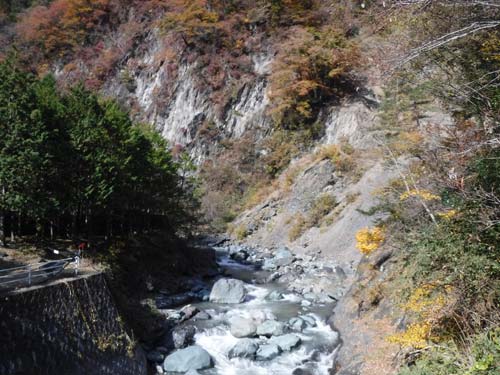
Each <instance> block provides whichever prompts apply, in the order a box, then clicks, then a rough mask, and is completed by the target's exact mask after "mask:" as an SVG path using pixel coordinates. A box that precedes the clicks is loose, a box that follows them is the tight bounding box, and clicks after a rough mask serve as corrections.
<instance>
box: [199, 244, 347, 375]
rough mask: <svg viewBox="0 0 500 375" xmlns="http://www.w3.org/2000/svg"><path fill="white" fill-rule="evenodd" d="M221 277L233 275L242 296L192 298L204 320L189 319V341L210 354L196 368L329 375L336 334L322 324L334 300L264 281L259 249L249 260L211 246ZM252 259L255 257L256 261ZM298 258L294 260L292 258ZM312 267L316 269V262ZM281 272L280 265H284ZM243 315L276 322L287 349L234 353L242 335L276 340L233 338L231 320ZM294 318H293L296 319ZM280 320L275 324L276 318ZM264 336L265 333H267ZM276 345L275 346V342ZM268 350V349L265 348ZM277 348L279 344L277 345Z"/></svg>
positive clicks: (227, 373) (236, 373) (222, 374)
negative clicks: (235, 300)
mask: <svg viewBox="0 0 500 375" xmlns="http://www.w3.org/2000/svg"><path fill="white" fill-rule="evenodd" d="M215 250H216V252H217V261H218V264H219V266H220V267H221V271H222V274H223V278H230V279H237V280H241V281H243V282H244V283H245V289H246V292H247V294H246V297H245V299H244V301H243V302H242V303H239V304H225V303H214V302H210V301H205V302H195V303H192V304H191V306H192V307H194V308H196V309H197V310H198V309H199V310H200V311H203V312H205V313H206V314H208V315H209V316H210V319H193V320H192V322H190V324H192V325H194V326H195V327H196V334H195V336H194V344H195V345H197V346H199V347H201V348H203V349H205V350H206V351H207V352H208V353H209V354H210V355H211V357H212V359H213V368H210V369H205V370H202V371H200V372H199V373H200V374H207V375H215V374H218V375H259V374H262V375H291V374H293V375H301V374H303V375H305V374H314V375H323V374H325V375H326V374H330V371H331V369H332V367H333V365H334V359H335V354H336V350H337V349H338V347H339V344H340V339H339V335H338V333H337V332H336V331H334V330H333V329H332V327H331V326H330V325H329V324H328V323H327V322H328V318H329V317H330V316H331V315H332V311H333V308H334V304H335V301H334V299H331V300H330V302H328V301H327V302H325V301H322V302H317V301H314V300H313V301H309V300H307V299H305V298H304V296H303V295H301V294H300V293H297V292H295V291H291V290H290V284H289V283H287V282H283V281H280V280H279V278H278V280H277V281H270V280H272V279H273V278H272V277H269V276H270V275H272V273H273V271H272V270H262V268H261V264H262V260H261V259H260V260H257V259H259V256H260V253H259V252H255V253H254V255H253V256H252V257H249V261H243V263H242V262H238V261H235V260H232V259H231V258H230V257H229V252H228V247H219V248H215ZM256 260H257V261H256ZM299 261H300V260H297V259H294V263H297V262H299ZM313 269H317V267H316V266H314V267H313ZM285 272H286V268H285ZM235 318H243V319H248V320H251V321H252V322H255V323H256V324H257V326H259V325H262V324H263V323H264V322H266V321H269V320H271V321H273V322H282V323H283V324H282V326H283V327H284V330H283V332H282V334H279V335H278V336H282V335H283V334H284V335H287V336H286V337H287V338H288V339H292V341H293V348H285V347H284V348H285V350H280V353H279V354H278V355H277V354H276V353H274V354H272V355H269V358H267V359H263V358H262V357H260V358H259V355H258V354H259V351H258V352H257V356H255V355H252V356H247V357H248V358H242V357H235V356H234V355H231V350H232V349H233V347H235V345H237V344H238V343H239V342H241V341H242V340H246V342H247V343H248V342H250V340H251V342H252V345H254V347H255V346H257V347H259V350H260V348H261V347H262V345H264V346H265V345H266V344H274V343H276V341H275V340H276V338H275V337H274V336H272V335H267V337H266V336H263V335H258V334H256V335H251V336H252V338H251V339H250V340H249V339H248V338H237V337H234V336H233V334H231V327H230V326H231V324H232V323H231V322H233V321H234V319H235ZM297 318H298V319H297ZM278 324H281V323H278ZM269 336H270V337H269ZM278 346H279V345H278ZM268 349H269V348H268ZM280 349H281V347H280Z"/></svg>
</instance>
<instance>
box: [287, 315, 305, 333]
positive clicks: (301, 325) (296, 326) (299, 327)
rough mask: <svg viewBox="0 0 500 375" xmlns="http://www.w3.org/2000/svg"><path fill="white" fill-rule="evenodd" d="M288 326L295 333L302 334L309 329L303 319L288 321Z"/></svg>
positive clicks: (296, 318)
mask: <svg viewBox="0 0 500 375" xmlns="http://www.w3.org/2000/svg"><path fill="white" fill-rule="evenodd" d="M288 325H289V326H290V328H291V329H293V330H294V331H298V332H302V331H303V330H304V329H305V328H307V324H306V322H305V321H304V319H302V318H298V317H295V318H291V319H290V320H289V321H288Z"/></svg>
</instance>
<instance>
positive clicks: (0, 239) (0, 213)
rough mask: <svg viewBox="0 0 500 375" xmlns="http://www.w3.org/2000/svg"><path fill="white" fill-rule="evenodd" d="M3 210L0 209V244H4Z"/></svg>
mask: <svg viewBox="0 0 500 375" xmlns="http://www.w3.org/2000/svg"><path fill="white" fill-rule="evenodd" d="M4 225H5V212H4V210H0V245H1V246H5V244H6V243H5V227H4Z"/></svg>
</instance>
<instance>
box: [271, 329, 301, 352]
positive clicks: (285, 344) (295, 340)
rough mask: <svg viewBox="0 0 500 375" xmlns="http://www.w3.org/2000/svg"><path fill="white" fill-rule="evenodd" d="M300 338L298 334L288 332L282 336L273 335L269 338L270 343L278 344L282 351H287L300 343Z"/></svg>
mask: <svg viewBox="0 0 500 375" xmlns="http://www.w3.org/2000/svg"><path fill="white" fill-rule="evenodd" d="M301 341H302V340H301V339H300V337H299V336H297V335H294V334H293V333H289V334H287V335H283V336H275V337H272V338H271V339H270V340H269V343H270V344H275V345H278V346H279V348H280V349H281V350H282V351H284V352H289V351H290V350H292V349H294V348H296V347H297V346H299V345H300V343H301Z"/></svg>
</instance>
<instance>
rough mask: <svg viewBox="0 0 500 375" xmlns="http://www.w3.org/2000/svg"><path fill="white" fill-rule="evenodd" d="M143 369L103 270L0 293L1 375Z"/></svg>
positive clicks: (136, 373)
mask: <svg viewBox="0 0 500 375" xmlns="http://www.w3.org/2000/svg"><path fill="white" fill-rule="evenodd" d="M146 373H147V371H146V360H145V357H144V354H143V352H142V350H140V349H139V348H138V347H137V346H136V344H135V342H134V341H133V339H132V338H131V335H130V333H129V332H128V330H127V329H126V327H125V324H124V322H123V321H122V319H121V317H120V315H119V313H118V310H117V308H116V305H115V303H114V301H113V298H112V295H111V293H110V290H109V288H108V286H107V283H106V279H105V277H104V275H102V274H96V275H91V276H84V277H81V278H79V279H75V280H70V281H63V282H58V283H56V284H53V285H49V286H44V287H42V286H41V287H37V288H34V289H30V290H26V291H23V292H14V293H10V294H8V295H3V296H0V374H2V375H11V374H12V375H14V374H16V375H19V374H26V375H28V374H29V375H38V374H40V375H56V374H57V375H84V374H85V375H87V374H89V375H90V374H92V375H100V374H103V375H104V374H113V375H117V374H119V375H128V374H130V375H143V374H144V375H145V374H146Z"/></svg>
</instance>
